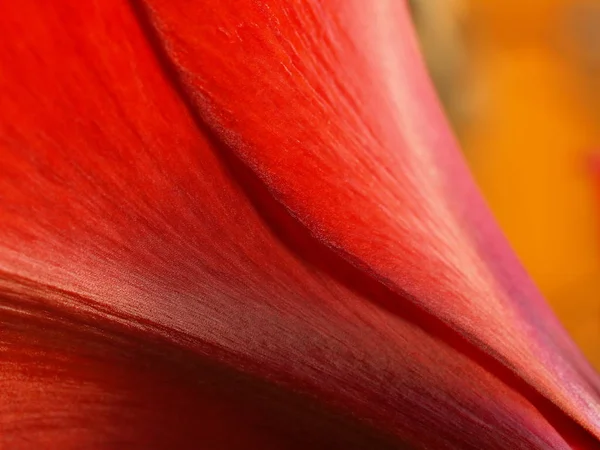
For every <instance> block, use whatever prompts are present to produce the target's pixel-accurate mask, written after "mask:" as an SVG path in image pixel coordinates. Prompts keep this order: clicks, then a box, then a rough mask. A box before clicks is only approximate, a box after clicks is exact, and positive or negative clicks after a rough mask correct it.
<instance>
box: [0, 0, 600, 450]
mask: <svg viewBox="0 0 600 450" xmlns="http://www.w3.org/2000/svg"><path fill="white" fill-rule="evenodd" d="M0 33H2V40H1V41H0V92H1V95H0V449H3V450H4V449H8V450H12V449H25V450H28V449H206V450H238V449H261V450H262V449H264V450H268V449H373V450H376V449H474V450H486V449H508V450H513V449H564V450H568V449H596V448H600V378H599V377H598V375H597V373H596V371H595V369H594V368H593V367H592V366H591V365H590V364H589V363H588V361H587V360H586V358H585V356H583V355H582V353H581V352H580V350H579V349H578V347H577V346H576V345H575V344H574V343H573V341H572V340H571V338H570V337H569V335H568V334H567V333H566V331H565V330H564V329H563V327H562V325H561V324H560V322H559V320H558V319H557V318H556V317H555V316H554V313H553V312H552V311H551V309H550V308H549V307H548V305H547V304H546V301H545V299H544V298H543V296H542V295H541V294H540V293H539V292H538V289H537V288H536V287H535V285H534V283H533V282H532V281H531V280H530V278H529V277H528V275H527V273H526V272H525V270H524V269H523V268H522V267H521V264H520V262H519V260H518V258H517V257H516V256H515V254H514V253H513V251H512V250H511V247H510V245H509V244H508V242H507V240H506V239H505V238H504V236H503V234H502V232H501V231H500V228H499V227H498V225H497V224H496V222H495V220H494V218H493V217H492V214H491V213H490V211H489V210H488V207H487V206H486V204H485V201H484V199H483V197H482V196H481V194H480V193H479V189H478V187H477V186H476V184H475V182H474V180H473V177H472V176H471V174H470V171H469V169H468V167H467V164H466V162H465V159H464V157H463V154H462V153H461V151H460V149H459V145H458V144H457V141H456V139H455V137H454V134H453V132H452V130H451V128H450V126H449V122H448V120H447V119H446V116H445V113H444V111H443V109H442V107H441V105H440V102H439V101H438V97H437V94H436V91H435V89H434V86H433V84H432V82H431V81H430V77H429V75H428V72H427V70H426V67H425V63H424V61H425V58H424V57H423V55H422V51H421V48H422V47H421V46H420V45H419V41H418V38H417V34H416V32H415V30H414V27H413V21H412V18H411V15H410V10H409V5H408V2H405V1H401V0H372V1H369V0H204V1H193V0H129V1H127V0H97V1H79V2H75V1H69V0H54V1H46V2H43V1H40V0H18V1H11V2H4V4H3V5H2V10H1V14H0Z"/></svg>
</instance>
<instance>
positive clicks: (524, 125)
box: [413, 0, 600, 368]
mask: <svg viewBox="0 0 600 450" xmlns="http://www.w3.org/2000/svg"><path fill="white" fill-rule="evenodd" d="M413 3H414V8H415V20H416V23H417V27H418V29H419V32H420V35H421V41H422V45H423V49H424V52H425V54H426V58H427V62H428V65H429V67H430V71H431V73H432V77H433V79H434V81H435V82H436V85H437V86H438V90H439V91H440V95H441V98H442V100H443V101H444V103H445V106H446V108H447V110H448V113H449V115H450V118H451V120H452V122H453V123H454V126H455V129H456V131H457V135H458V136H459V139H460V140H461V142H462V146H463V149H464V151H465V154H466V155H467V158H468V160H469V162H470V164H471V167H472V169H473V172H474V174H475V177H476V178H477V181H478V183H479V185H480V187H481V189H482V190H483V193H484V195H485V197H486V198H487V200H488V202H489V204H490V206H491V208H492V210H493V211H494V213H495V215H496V218H497V219H498V221H499V222H500V225H501V226H502V228H503V229H504V231H505V233H506V235H507V236H508V238H509V240H510V241H511V243H512V244H513V247H514V249H515V250H516V252H517V254H518V255H519V256H520V258H521V260H522V261H523V263H524V265H525V266H526V267H527V269H528V271H529V273H530V274H531V275H532V277H533V278H534V280H535V281H536V282H537V284H538V286H539V287H540V288H541V290H542V291H543V292H544V294H545V295H546V298H547V299H548V301H549V302H550V304H551V305H552V307H553V308H554V310H555V311H556V313H557V314H558V315H559V317H560V319H561V320H562V322H563V323H564V325H565V326H566V328H567V329H568V331H569V332H570V333H571V335H572V336H573V338H574V339H575V340H576V341H577V343H578V344H579V345H580V347H581V348H582V349H583V350H584V352H585V353H586V354H587V356H588V358H589V359H590V360H591V361H592V363H593V364H594V365H595V366H596V367H597V368H600V175H598V174H595V173H594V171H593V170H592V164H591V163H590V157H592V156H593V155H594V154H597V155H600V0H415V1H414V2H413Z"/></svg>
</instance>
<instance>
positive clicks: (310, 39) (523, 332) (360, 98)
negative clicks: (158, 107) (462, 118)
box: [143, 0, 600, 438]
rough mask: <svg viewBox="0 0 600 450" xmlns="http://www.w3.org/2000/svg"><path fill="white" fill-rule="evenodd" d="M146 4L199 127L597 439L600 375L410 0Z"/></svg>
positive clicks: (344, 249)
mask: <svg viewBox="0 0 600 450" xmlns="http://www.w3.org/2000/svg"><path fill="white" fill-rule="evenodd" d="M143 3H145V4H146V5H147V9H146V11H147V13H148V14H149V16H150V18H151V20H152V22H153V24H154V27H155V28H156V30H157V32H158V34H159V41H161V42H164V48H165V51H166V54H167V55H168V58H169V62H170V63H172V64H173V66H174V67H176V68H177V70H178V73H179V78H180V80H181V82H182V84H183V86H184V89H185V92H186V95H187V96H188V97H189V98H190V99H192V102H193V104H194V107H195V108H196V109H197V111H198V114H199V116H200V117H201V119H202V121H203V123H206V124H208V126H209V127H210V129H211V130H212V132H213V133H214V135H215V136H216V137H217V139H219V140H220V141H221V142H224V143H225V144H226V145H227V146H228V148H230V149H232V150H233V151H234V152H235V153H236V154H237V155H238V156H239V157H240V158H242V159H243V160H244V161H245V163H246V164H248V165H249V166H250V167H251V168H252V169H253V170H254V171H255V172H256V173H257V175H258V176H259V177H260V178H261V180H262V181H263V182H264V183H265V184H266V185H267V186H268V188H269V190H270V191H271V192H272V193H273V195H274V196H275V197H276V198H277V199H278V201H280V202H281V203H282V204H283V205H285V207H286V208H287V209H288V210H289V211H290V213H291V214H292V215H294V216H295V217H297V218H298V219H299V220H300V221H301V222H302V223H303V224H304V225H305V226H307V227H308V228H309V229H310V231H311V233H312V235H313V236H315V237H316V238H318V239H319V240H321V241H322V242H324V243H325V244H326V245H328V246H329V247H331V248H334V249H335V250H336V251H337V252H338V253H339V254H341V255H342V256H343V257H344V258H345V259H346V260H347V261H349V262H351V263H352V264H353V265H355V266H356V267H359V268H360V269H361V270H363V271H365V272H366V273H369V274H370V275H371V276H373V277H374V278H375V279H377V280H378V281H380V282H381V283H383V284H385V285H386V286H388V287H389V288H390V289H392V290H393V291H394V292H396V293H397V294H399V295H404V294H405V293H406V294H408V296H410V297H411V298H412V301H414V302H415V303H416V304H417V305H418V306H419V307H421V308H423V309H424V310H425V311H427V312H429V313H431V314H433V315H435V316H437V317H440V318H441V319H442V320H443V321H444V322H445V323H446V324H448V325H449V326H450V327H451V328H452V329H453V330H455V331H456V332H457V333H458V334H459V335H460V336H461V337H462V338H464V340H465V341H463V342H467V346H468V347H471V348H470V349H469V348H463V350H464V351H465V352H467V353H468V352H471V351H475V352H476V354H478V355H480V357H482V356H481V355H482V354H485V355H487V356H489V357H491V358H492V359H493V360H494V361H495V362H496V363H497V365H495V367H494V368H492V367H491V366H490V364H489V362H488V363H483V364H484V365H485V366H486V367H487V368H488V369H490V370H493V371H495V372H496V373H499V372H502V373H504V370H503V368H505V369H508V371H509V372H511V373H513V374H515V375H517V376H518V377H519V378H520V379H522V380H524V381H525V382H526V383H527V384H528V385H529V386H531V387H532V388H533V389H535V390H536V391H537V392H538V393H539V394H541V395H543V396H544V397H545V398H547V399H549V400H551V402H552V403H554V404H556V405H557V406H559V407H560V408H561V409H562V411H563V412H564V413H565V414H566V415H567V416H569V417H571V418H573V419H574V420H576V421H577V422H578V423H579V424H580V425H582V426H583V427H585V428H586V429H587V430H588V431H589V432H591V433H592V434H594V435H595V436H596V437H597V438H598V437H600V429H599V425H600V415H599V409H598V401H599V397H598V381H597V376H596V374H595V373H594V371H593V369H591V368H590V367H589V365H588V364H587V362H586V361H585V360H584V359H583V358H582V357H581V355H580V354H579V352H578V350H576V349H575V347H574V346H573V344H572V343H571V342H570V340H569V339H568V338H567V337H566V335H565V332H564V330H562V328H561V327H560V326H559V325H558V323H557V322H556V320H555V319H554V318H553V317H552V314H551V313H550V312H549V310H548V308H547V306H546V305H545V304H544V302H543V300H542V299H541V297H540V296H539V293H538V292H537V291H536V289H535V288H534V287H533V286H532V285H531V282H530V281H529V280H528V279H527V277H526V276H525V275H524V273H523V271H522V269H521V267H520V265H519V264H518V263H517V261H516V260H515V258H514V256H512V254H511V252H510V250H509V249H508V246H507V244H506V242H505V240H504V239H503V238H502V236H501V234H500V233H499V231H498V230H497V228H496V227H495V226H494V225H493V221H492V220H491V218H490V215H489V213H488V212H487V210H486V208H485V206H484V205H483V202H482V200H481V199H480V198H479V194H478V192H477V190H476V188H475V186H474V184H473V182H472V180H471V178H470V176H469V175H468V173H467V171H466V168H465V166H464V163H463V161H462V159H461V158H460V156H459V155H458V151H457V149H456V145H455V143H454V140H453V139H452V137H451V135H450V133H449V131H448V129H447V127H446V124H445V121H444V120H443V118H442V115H441V113H440V111H439V108H438V106H437V102H436V101H435V99H434V98H433V95H432V89H431V87H430V86H429V83H428V82H425V81H424V80H425V79H426V77H425V73H424V69H423V68H422V66H421V61H420V58H419V56H418V49H417V46H416V43H415V40H414V38H413V36H412V34H411V33H410V32H409V30H410V24H409V20H408V16H407V11H406V8H405V5H404V4H402V2H395V1H381V2H370V3H367V2H361V1H351V2H336V1H332V2H320V1H305V2H295V3H294V4H293V6H289V5H288V4H287V3H285V2H270V3H268V4H263V3H245V2H239V3H236V2H233V3H232V4H231V5H230V6H226V7H218V8H207V9H206V10H202V11H199V10H198V11H194V10H191V11H190V10H188V9H187V8H186V7H185V5H183V4H178V3H177V2H175V3H173V2H166V1H161V0H148V1H145V2H143ZM196 13H197V15H196ZM238 17H244V21H243V22H240V21H239V20H238V19H237V18H238ZM202 22H204V23H208V24H210V25H209V26H204V27H202V26H201V27H198V26H197V24H198V23H202ZM300 30H302V31H300ZM256 74H259V76H257V75H256ZM249 105H252V107H249ZM282 130H284V131H282ZM315 174H316V175H315ZM340 187H342V188H341V189H340ZM324 193H326V195H324ZM464 205H468V207H469V208H470V210H468V211H466V210H465V206H464ZM467 268H468V269H467ZM483 299H485V301H484V300H483ZM483 358H485V357H484V356H483ZM540 408H542V409H545V407H544V406H541V405H540Z"/></svg>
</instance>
